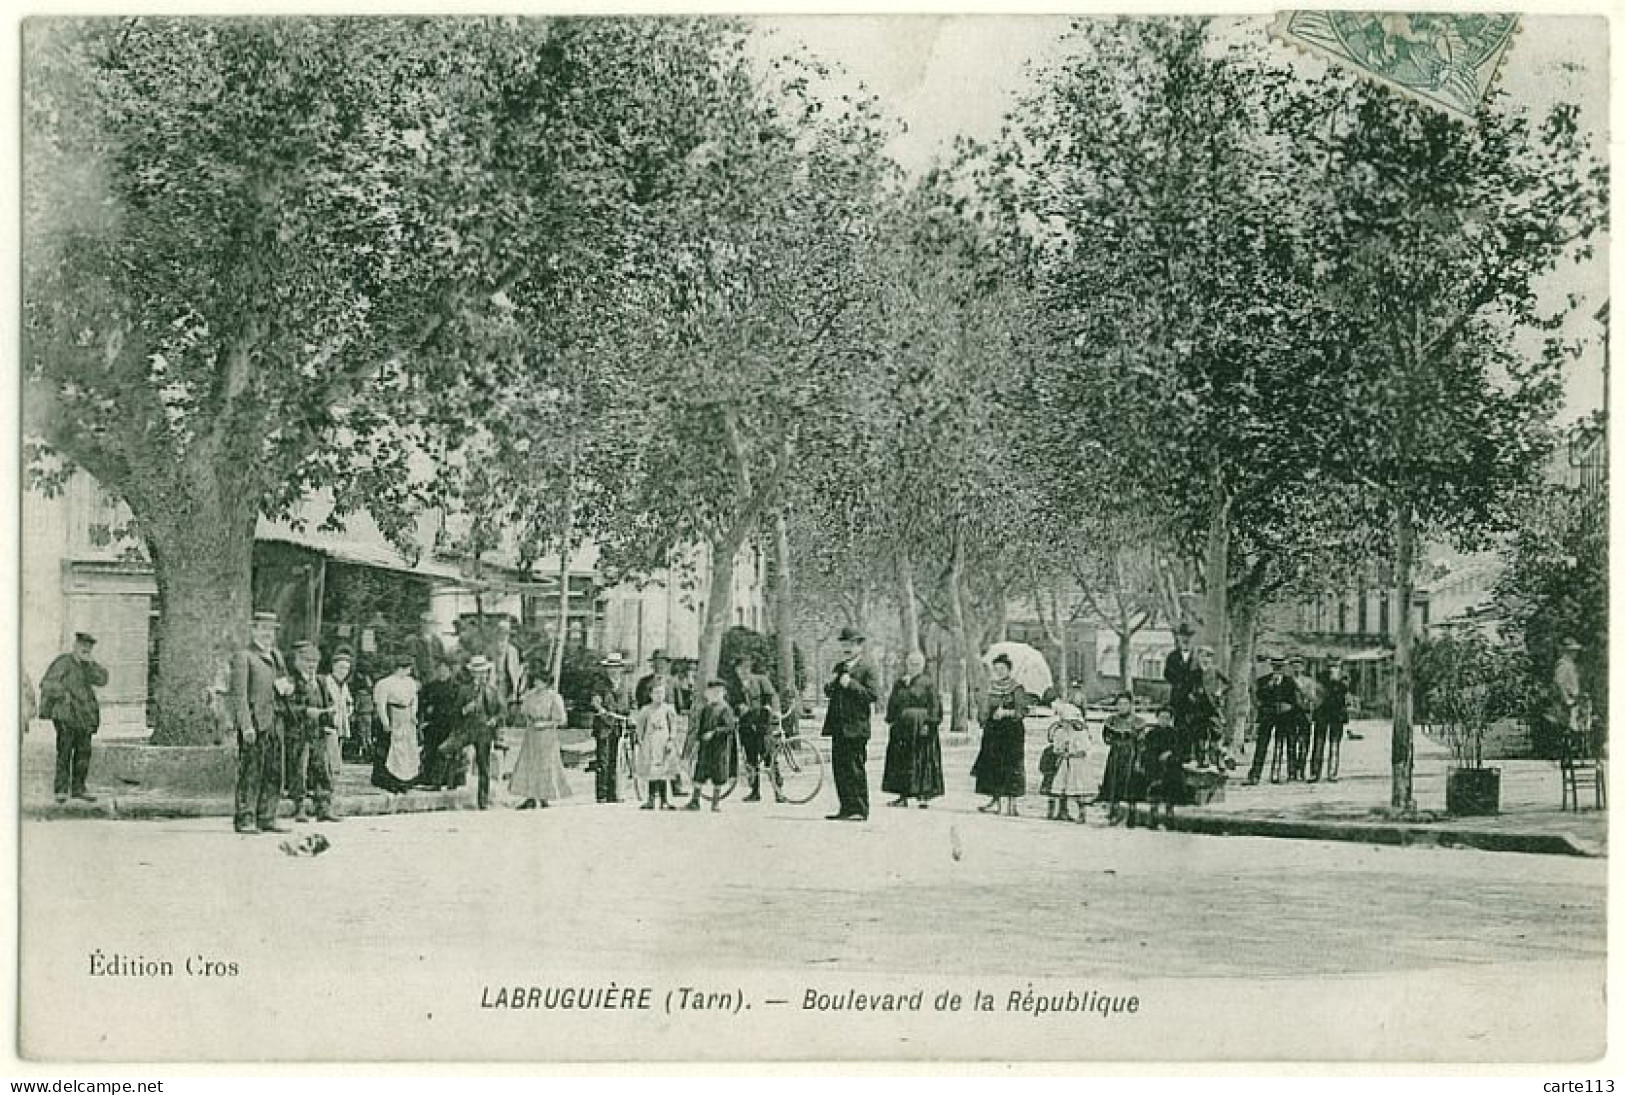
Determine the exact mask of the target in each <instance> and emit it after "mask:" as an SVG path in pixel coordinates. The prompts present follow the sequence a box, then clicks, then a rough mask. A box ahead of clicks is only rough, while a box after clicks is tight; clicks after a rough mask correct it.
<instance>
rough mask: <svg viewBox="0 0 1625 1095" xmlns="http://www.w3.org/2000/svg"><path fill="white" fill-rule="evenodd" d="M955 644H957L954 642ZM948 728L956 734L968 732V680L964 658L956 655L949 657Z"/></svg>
mask: <svg viewBox="0 0 1625 1095" xmlns="http://www.w3.org/2000/svg"><path fill="white" fill-rule="evenodd" d="M956 645H957V644H956ZM949 662H950V665H949V670H950V673H949V679H950V681H951V687H950V689H949V692H948V728H949V729H950V730H951V731H952V732H953V733H956V734H966V733H969V732H970V680H969V675H968V674H967V673H966V672H965V660H964V659H963V658H960V657H958V656H954V657H951V658H950V659H949Z"/></svg>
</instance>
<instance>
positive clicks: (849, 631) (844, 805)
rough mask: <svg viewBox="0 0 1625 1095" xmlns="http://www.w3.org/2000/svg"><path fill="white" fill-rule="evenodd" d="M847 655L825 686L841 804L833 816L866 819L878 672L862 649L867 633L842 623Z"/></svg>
mask: <svg viewBox="0 0 1625 1095" xmlns="http://www.w3.org/2000/svg"><path fill="white" fill-rule="evenodd" d="M840 643H841V650H842V653H843V654H844V655H845V656H844V657H843V658H842V659H841V661H840V662H839V663H838V664H837V665H836V666H835V674H834V676H832V677H831V678H830V682H829V684H827V685H825V686H824V695H825V696H827V697H828V698H829V710H828V712H827V713H826V714H825V715H824V737H826V738H830V739H832V740H831V742H830V757H829V759H830V767H831V768H832V769H834V773H835V794H836V797H837V798H839V800H840V804H841V805H840V809H839V810H837V811H836V812H835V813H833V814H831V815H829V820H831V821H866V820H868V817H869V768H868V759H869V713H870V710H871V708H872V707H873V705H874V702H875V672H874V669H873V668H872V667H871V666H870V665H869V663H868V660H867V659H866V658H865V657H864V654H863V633H862V632H861V631H859V630H857V629H856V628H853V627H843V628H842V629H841V635H840Z"/></svg>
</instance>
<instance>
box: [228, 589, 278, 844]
mask: <svg viewBox="0 0 1625 1095" xmlns="http://www.w3.org/2000/svg"><path fill="white" fill-rule="evenodd" d="M276 631H277V619H276V613H275V612H256V613H254V622H253V626H252V630H251V632H250V636H251V637H250V639H249V643H248V646H247V648H246V649H243V650H239V651H237V653H235V654H233V655H232V657H231V683H230V686H229V688H228V691H227V695H228V696H229V697H230V709H231V713H232V718H233V721H234V722H235V723H236V724H237V795H236V819H235V824H236V829H237V831H238V832H239V833H285V832H287V829H286V828H285V827H283V826H280V825H278V824H277V821H276V811H277V806H278V805H279V804H280V803H281V801H282V766H283V755H284V744H285V743H284V738H283V735H284V733H285V731H286V704H287V698H288V697H289V696H291V695H292V694H293V681H292V680H291V679H290V678H289V676H288V666H287V663H286V662H285V661H284V660H283V658H282V651H280V650H278V649H277V648H276Z"/></svg>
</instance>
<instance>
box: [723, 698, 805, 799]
mask: <svg viewBox="0 0 1625 1095" xmlns="http://www.w3.org/2000/svg"><path fill="white" fill-rule="evenodd" d="M728 736H729V737H730V738H731V739H732V749H731V758H730V759H731V763H730V764H729V766H728V773H729V774H728V782H727V783H725V784H723V785H722V786H721V787H719V788H717V800H718V801H721V800H722V799H725V798H727V797H728V796H729V795H731V794H733V791H734V788H735V787H737V786H739V781H740V776H744V779H745V782H746V783H753V782H756V777H757V775H758V772H759V771H760V769H762V768H766V769H767V775H768V778H769V779H770V780H771V781H772V783H773V789H774V791H775V792H776V794H777V797H778V798H779V799H781V800H782V801H784V802H788V803H791V804H792V805H795V806H802V805H805V804H806V803H809V802H811V801H812V800H813V799H814V798H816V797H818V792H819V791H820V790H822V789H823V786H824V754H823V753H822V752H820V751H819V749H818V747H817V746H815V745H813V743H812V742H810V741H807V740H806V739H805V738H803V737H802V736H801V732H800V718H799V717H798V715H797V713H796V712H795V711H793V710H792V711H786V712H785V713H784V714H782V715H779V716H778V717H777V718H776V719H774V721H773V725H772V726H771V727H769V728H768V731H767V739H768V740H767V742H766V747H765V752H764V756H763V761H764V762H765V763H764V764H761V765H756V764H751V763H750V762H749V761H748V760H747V759H746V757H745V748H744V744H743V742H742V741H741V740H740V736H739V731H738V729H737V728H736V729H735V730H734V731H732V732H731V733H730V734H729V735H728Z"/></svg>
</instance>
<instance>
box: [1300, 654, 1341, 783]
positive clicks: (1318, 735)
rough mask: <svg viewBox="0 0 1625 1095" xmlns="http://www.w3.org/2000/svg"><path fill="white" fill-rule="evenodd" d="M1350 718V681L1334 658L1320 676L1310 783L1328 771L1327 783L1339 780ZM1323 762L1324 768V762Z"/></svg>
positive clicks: (1311, 752)
mask: <svg viewBox="0 0 1625 1095" xmlns="http://www.w3.org/2000/svg"><path fill="white" fill-rule="evenodd" d="M1348 717H1349V682H1348V681H1346V680H1344V679H1343V663H1342V662H1340V661H1337V660H1336V659H1333V660H1332V662H1331V663H1330V664H1329V665H1328V666H1327V667H1326V672H1325V673H1323V674H1321V677H1320V696H1319V698H1318V700H1317V702H1316V703H1315V725H1314V742H1313V744H1312V746H1311V751H1310V754H1309V782H1310V783H1314V782H1315V781H1316V780H1318V779H1320V775H1321V772H1322V771H1324V772H1325V773H1326V782H1327V783H1336V782H1337V769H1338V765H1339V763H1340V761H1341V760H1342V755H1343V727H1344V726H1345V725H1346V724H1347V723H1348ZM1323 764H1324V768H1323V767H1322V765H1323Z"/></svg>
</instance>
